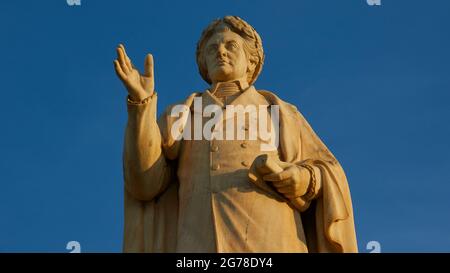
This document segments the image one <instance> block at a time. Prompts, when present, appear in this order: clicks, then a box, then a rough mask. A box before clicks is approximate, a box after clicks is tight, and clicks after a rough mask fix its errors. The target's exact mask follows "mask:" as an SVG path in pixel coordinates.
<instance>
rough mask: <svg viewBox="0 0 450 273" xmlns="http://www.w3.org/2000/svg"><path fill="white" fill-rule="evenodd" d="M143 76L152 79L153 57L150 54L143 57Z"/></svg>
mask: <svg viewBox="0 0 450 273" xmlns="http://www.w3.org/2000/svg"><path fill="white" fill-rule="evenodd" d="M144 76H146V77H153V55H152V54H148V55H147V57H145V64H144Z"/></svg>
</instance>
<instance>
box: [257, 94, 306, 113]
mask: <svg viewBox="0 0 450 273" xmlns="http://www.w3.org/2000/svg"><path fill="white" fill-rule="evenodd" d="M257 91H258V93H260V94H261V95H263V96H264V97H265V98H266V99H267V100H268V101H269V102H270V103H271V104H272V105H279V106H280V107H283V108H284V109H286V110H287V111H288V112H290V113H293V114H297V113H300V111H299V110H298V109H297V106H295V105H294V104H291V103H289V102H287V101H285V100H283V99H281V98H280V97H278V96H277V95H275V93H274V92H272V91H268V90H263V89H258V90H257Z"/></svg>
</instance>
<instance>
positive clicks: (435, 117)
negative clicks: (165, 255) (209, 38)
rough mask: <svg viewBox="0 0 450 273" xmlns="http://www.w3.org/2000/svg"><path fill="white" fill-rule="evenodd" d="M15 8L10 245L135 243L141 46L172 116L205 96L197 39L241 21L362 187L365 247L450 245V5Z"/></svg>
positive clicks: (356, 196) (4, 14)
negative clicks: (129, 205) (126, 169)
mask: <svg viewBox="0 0 450 273" xmlns="http://www.w3.org/2000/svg"><path fill="white" fill-rule="evenodd" d="M381 2H382V5H381V6H379V7H373V6H369V5H367V4H366V0H351V1H336V0H308V1H306V0H303V1H300V0H293V1H273V0H268V1H251V0H245V1H242V0H234V1H186V0H184V1H124V0H120V1H119V0H112V1H94V0H82V5H81V6H79V7H70V6H68V5H67V4H66V1H65V0H52V1H43V0H42V1H3V2H2V3H1V4H0V34H1V35H0V50H1V51H0V54H1V58H0V59H1V62H0V63H1V65H0V75H1V76H0V79H1V81H0V92H1V101H2V103H1V107H0V126H1V127H0V128H1V133H0V151H1V158H0V183H1V184H0V252H5V251H14V252H23V251H33V252H37V251H45V252H67V250H66V249H65V246H66V243H67V242H68V241H71V240H76V241H79V242H80V243H81V248H82V251H83V252H98V251H102V252H120V251H121V244H122V232H123V227H122V224H123V204H122V202H123V196H122V195H123V180H122V162H121V159H122V143H123V136H124V127H125V124H126V117H127V116H126V104H125V95H126V92H125V90H124V88H123V87H122V85H121V83H120V82H119V80H118V79H117V78H116V76H115V73H114V70H113V63H112V61H113V59H114V58H115V47H116V45H117V44H118V43H124V44H125V45H126V46H127V49H128V52H129V55H130V57H131V58H132V59H133V61H134V62H135V64H136V65H137V66H138V67H140V68H142V66H143V60H144V57H145V54H146V53H147V52H151V53H153V54H154V58H155V76H156V89H157V91H158V92H159V106H160V109H163V107H165V106H167V105H168V104H169V103H173V102H175V101H178V100H180V99H183V98H184V97H185V96H187V95H188V94H190V93H191V92H192V91H198V90H203V89H204V88H205V87H206V84H205V83H204V82H203V81H202V80H201V78H200V76H199V75H198V72H197V67H196V63H195V45H196V42H197V39H198V38H199V36H200V33H201V31H202V29H203V28H204V27H205V26H206V25H207V24H208V23H209V22H210V21H211V20H212V19H214V18H217V17H222V16H224V15H238V16H241V17H243V18H244V19H245V20H247V21H248V22H249V23H250V24H252V25H253V26H254V27H255V28H256V29H257V31H258V32H259V33H260V34H261V36H262V39H263V43H264V48H265V51H266V53H267V56H266V63H265V66H264V69H263V72H262V74H261V76H260V77H259V80H258V81H257V82H256V87H257V88H261V89H267V90H272V91H274V92H276V93H277V94H279V96H280V97H281V98H283V99H285V100H287V101H289V102H291V103H293V104H295V105H297V106H298V108H299V109H300V110H301V112H302V113H303V114H304V116H305V117H306V118H307V119H308V121H309V122H310V123H311V125H312V126H313V128H314V129H315V130H316V132H317V133H318V134H319V136H320V137H321V138H322V139H323V140H324V142H325V143H326V144H327V146H328V147H329V148H330V150H331V151H332V152H333V153H334V154H335V155H336V157H337V158H338V160H339V161H340V162H341V164H342V165H343V167H344V170H345V171H346V174H347V176H348V180H349V183H350V188H351V193H352V198H353V204H354V210H355V221H356V230H357V237H358V241H359V247H360V250H361V252H367V250H366V249H365V247H366V244H367V242H369V241H371V240H376V241H379V242H380V243H381V248H382V249H381V250H382V251H383V252H399V251H402V252H403V251H404V252H417V251H425V252H434V251H437V252H449V251H450V198H449V195H450V184H449V182H450V172H449V167H450V144H449V139H450V128H449V124H450V107H449V102H450V93H449V91H450V90H449V89H450V73H449V72H450V68H449V65H450V51H449V50H450V31H449V26H450V16H449V15H450V2H449V1H446V0H433V1H425V0H421V1H419V0H381Z"/></svg>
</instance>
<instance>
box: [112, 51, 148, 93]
mask: <svg viewBox="0 0 450 273" xmlns="http://www.w3.org/2000/svg"><path fill="white" fill-rule="evenodd" d="M114 68H115V70H116V73H117V76H118V77H119V78H120V80H121V81H122V82H123V84H124V85H125V87H126V89H127V90H128V94H129V95H130V97H131V98H132V99H133V100H136V101H142V100H143V99H145V98H147V97H150V96H151V95H153V92H154V89H155V79H154V77H153V56H152V55H151V54H148V55H147V57H145V64H144V74H142V75H141V74H140V73H139V71H138V70H137V69H136V68H135V67H134V66H133V64H132V63H131V60H130V58H128V56H127V53H126V52H125V47H124V46H123V45H122V44H120V45H119V46H118V47H117V60H114Z"/></svg>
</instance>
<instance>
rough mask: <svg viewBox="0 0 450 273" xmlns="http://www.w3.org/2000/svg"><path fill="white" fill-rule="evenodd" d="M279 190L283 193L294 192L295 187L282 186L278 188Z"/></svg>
mask: <svg viewBox="0 0 450 273" xmlns="http://www.w3.org/2000/svg"><path fill="white" fill-rule="evenodd" d="M277 191H279V192H281V193H283V194H293V189H292V187H282V188H277Z"/></svg>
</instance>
